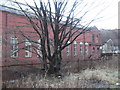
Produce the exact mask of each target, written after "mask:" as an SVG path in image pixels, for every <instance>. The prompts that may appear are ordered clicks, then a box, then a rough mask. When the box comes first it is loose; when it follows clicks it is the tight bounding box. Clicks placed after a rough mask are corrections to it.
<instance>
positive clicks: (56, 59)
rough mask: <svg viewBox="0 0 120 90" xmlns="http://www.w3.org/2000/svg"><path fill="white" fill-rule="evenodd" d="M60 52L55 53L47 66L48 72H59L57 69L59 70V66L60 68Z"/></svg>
mask: <svg viewBox="0 0 120 90" xmlns="http://www.w3.org/2000/svg"><path fill="white" fill-rule="evenodd" d="M61 60H62V58H61V53H55V54H54V56H53V58H52V60H51V63H50V67H49V70H48V74H49V75H50V74H55V75H57V74H59V71H60V68H61Z"/></svg>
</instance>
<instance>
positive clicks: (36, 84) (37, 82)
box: [4, 56, 118, 88]
mask: <svg viewBox="0 0 120 90" xmlns="http://www.w3.org/2000/svg"><path fill="white" fill-rule="evenodd" d="M117 64H118V58H117V57H115V56H114V57H113V58H112V59H110V60H108V61H104V62H102V63H101V64H100V63H96V66H95V68H94V69H89V68H87V69H85V70H82V71H81V72H80V73H70V74H69V75H68V74H66V76H64V77H63V78H62V79H58V78H55V77H51V78H49V77H46V78H43V77H42V76H41V74H37V75H36V74H30V75H28V76H27V77H22V78H21V79H18V80H10V81H5V82H4V85H5V87H7V88H97V87H98V86H100V85H99V83H100V82H103V83H104V84H105V85H101V86H100V87H104V88H105V87H109V85H111V84H115V83H117V82H118V67H117ZM91 81H94V83H96V84H94V83H93V82H91ZM97 85H98V86H97Z"/></svg>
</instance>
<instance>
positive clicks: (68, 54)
mask: <svg viewBox="0 0 120 90" xmlns="http://www.w3.org/2000/svg"><path fill="white" fill-rule="evenodd" d="M67 43H68V44H69V43H70V41H68V42H67ZM66 51H67V56H70V45H69V46H67V48H66Z"/></svg>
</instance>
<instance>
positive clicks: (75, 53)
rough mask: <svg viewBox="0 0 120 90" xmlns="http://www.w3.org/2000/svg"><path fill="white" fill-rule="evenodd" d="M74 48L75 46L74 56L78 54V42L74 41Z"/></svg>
mask: <svg viewBox="0 0 120 90" xmlns="http://www.w3.org/2000/svg"><path fill="white" fill-rule="evenodd" d="M73 48H74V56H77V42H76V41H74V43H73Z"/></svg>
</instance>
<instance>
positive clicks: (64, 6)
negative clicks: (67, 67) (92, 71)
mask: <svg viewBox="0 0 120 90" xmlns="http://www.w3.org/2000/svg"><path fill="white" fill-rule="evenodd" d="M33 2H34V7H33V6H31V5H29V4H28V3H27V2H26V6H27V7H28V8H29V10H28V11H27V10H24V8H23V7H22V6H21V3H19V2H17V1H15V2H14V3H16V4H17V5H18V6H19V8H20V10H21V11H22V13H23V14H24V15H25V17H27V20H28V21H29V23H30V24H31V26H32V28H33V29H34V31H35V32H36V33H37V35H38V37H39V39H40V42H37V41H34V40H32V39H30V38H29V37H28V36H27V35H26V34H25V33H24V32H22V31H21V30H20V33H21V34H22V36H24V37H25V38H27V39H28V40H29V41H30V42H32V43H33V45H32V47H33V48H34V52H33V51H32V52H33V53H36V54H37V55H39V57H38V58H40V59H41V60H42V61H43V65H44V69H45V70H46V71H47V73H48V74H53V73H59V71H60V66H61V61H62V51H63V49H65V48H66V47H67V46H69V45H70V44H72V43H73V42H74V40H76V38H78V37H79V36H80V35H81V34H83V33H85V32H86V31H89V29H88V26H89V25H90V24H91V23H92V22H93V21H95V20H96V19H99V18H100V17H99V18H98V17H97V16H98V15H99V14H100V13H101V12H102V11H103V10H104V9H105V7H104V8H103V9H101V10H100V11H99V12H97V13H96V15H95V16H94V18H93V19H91V20H89V21H88V22H87V23H86V24H85V25H84V26H82V25H81V22H82V20H83V19H84V17H85V16H86V14H88V13H89V11H90V9H89V8H86V6H87V5H88V3H87V4H85V5H83V6H82V9H80V10H79V8H78V6H79V5H82V3H83V0H82V1H80V2H78V0H74V2H72V3H71V7H68V6H69V4H68V0H65V1H57V0H53V2H51V1H50V0H47V2H43V1H42V0H40V2H39V5H38V4H37V2H35V1H34V0H33ZM92 4H94V2H93V3H91V5H92ZM68 8H69V9H68ZM94 8H95V6H94V7H92V8H91V9H94ZM67 10H68V11H67ZM76 11H77V12H78V13H76ZM82 11H84V13H83V12H82ZM77 15H79V16H78V17H77V18H75V17H76V16H77ZM50 34H52V35H50ZM68 41H70V43H68ZM38 44H39V45H40V48H38V46H37V45H38ZM51 46H52V47H53V48H51ZM37 50H40V51H41V53H42V56H40V54H38V53H37ZM48 63H49V66H48Z"/></svg>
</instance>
